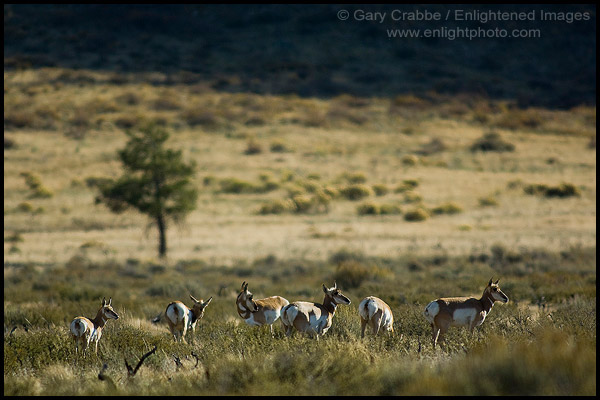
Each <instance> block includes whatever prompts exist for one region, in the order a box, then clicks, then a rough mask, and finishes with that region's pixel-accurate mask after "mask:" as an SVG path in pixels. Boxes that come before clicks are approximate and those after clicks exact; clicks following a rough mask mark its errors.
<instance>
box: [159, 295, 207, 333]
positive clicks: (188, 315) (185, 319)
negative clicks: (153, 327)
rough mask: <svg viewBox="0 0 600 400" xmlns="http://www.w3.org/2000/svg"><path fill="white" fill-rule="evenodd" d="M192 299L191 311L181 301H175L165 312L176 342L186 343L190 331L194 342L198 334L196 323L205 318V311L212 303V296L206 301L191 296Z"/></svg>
mask: <svg viewBox="0 0 600 400" xmlns="http://www.w3.org/2000/svg"><path fill="white" fill-rule="evenodd" d="M190 298H191V299H192V301H193V302H194V305H193V306H192V308H191V309H189V308H187V307H186V305H185V304H183V303H182V302H181V301H173V302H171V303H169V305H168V306H167V309H166V310H165V316H166V317H167V318H166V320H167V324H168V325H169V330H170V331H171V334H172V335H173V338H174V339H175V341H178V340H179V341H184V342H185V334H186V333H187V331H188V329H190V330H191V331H192V342H193V340H194V333H195V332H196V322H198V320H199V319H200V318H202V317H203V316H204V309H205V308H206V306H208V305H209V304H210V302H211V301H212V296H211V297H210V298H209V299H208V300H206V301H202V299H200V301H198V300H196V299H195V298H194V296H192V295H191V294H190Z"/></svg>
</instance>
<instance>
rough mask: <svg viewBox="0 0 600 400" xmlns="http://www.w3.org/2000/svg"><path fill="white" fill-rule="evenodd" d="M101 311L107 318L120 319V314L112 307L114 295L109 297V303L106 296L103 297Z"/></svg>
mask: <svg viewBox="0 0 600 400" xmlns="http://www.w3.org/2000/svg"><path fill="white" fill-rule="evenodd" d="M100 311H101V312H102V315H104V316H105V317H106V318H110V319H119V314H117V313H116V312H115V310H113V308H112V297H111V298H109V300H108V303H107V302H106V297H104V298H102V307H101V308H100Z"/></svg>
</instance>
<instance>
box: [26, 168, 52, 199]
mask: <svg viewBox="0 0 600 400" xmlns="http://www.w3.org/2000/svg"><path fill="white" fill-rule="evenodd" d="M21 176H22V177H23V178H25V184H26V185H27V186H28V187H29V189H30V190H31V192H32V193H31V197H32V198H49V197H52V196H54V193H53V192H52V191H51V190H50V189H48V188H47V187H45V186H44V185H43V184H42V181H41V179H40V177H39V176H37V175H35V174H33V173H31V172H21Z"/></svg>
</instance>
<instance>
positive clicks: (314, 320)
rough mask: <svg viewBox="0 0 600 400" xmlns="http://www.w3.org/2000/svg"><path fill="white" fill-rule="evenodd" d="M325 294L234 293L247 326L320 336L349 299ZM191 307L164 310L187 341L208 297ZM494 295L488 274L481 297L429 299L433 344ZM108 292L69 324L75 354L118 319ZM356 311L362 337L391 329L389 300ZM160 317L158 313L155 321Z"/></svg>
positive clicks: (497, 296)
mask: <svg viewBox="0 0 600 400" xmlns="http://www.w3.org/2000/svg"><path fill="white" fill-rule="evenodd" d="M323 292H324V293H325V298H324V299H323V303H313V302H308V301H295V302H293V303H290V302H289V301H288V300H286V299H284V298H283V297H281V296H271V297H267V298H264V299H258V300H254V298H253V294H252V293H251V292H250V291H249V290H248V283H247V282H245V281H244V282H243V283H242V287H241V291H240V293H239V294H238V296H237V298H236V308H237V312H238V314H239V316H240V317H241V318H242V319H243V320H244V321H245V322H246V323H247V324H248V325H250V326H265V325H268V326H269V328H270V330H271V335H273V323H274V322H275V321H277V319H281V322H282V324H283V328H284V330H285V334H286V336H290V335H292V333H293V331H294V329H295V330H297V331H299V332H303V333H305V334H308V335H309V336H311V337H314V338H316V339H317V340H318V339H319V336H323V335H324V334H325V333H326V332H327V331H328V330H329V328H331V325H332V322H333V316H334V315H335V311H336V308H337V306H338V305H340V304H343V305H349V304H351V301H350V299H349V298H348V297H346V296H345V295H344V294H342V292H341V290H340V289H339V288H338V287H337V284H336V283H335V282H334V284H333V286H332V287H330V288H328V287H327V286H325V285H324V284H323ZM190 298H191V299H192V301H193V302H194V304H193V305H192V308H188V307H187V306H186V305H185V304H183V303H182V302H181V301H173V302H171V303H169V305H168V306H167V308H166V310H165V317H166V318H165V319H166V322H167V324H168V327H169V330H170V331H171V335H173V338H174V340H175V341H183V342H186V340H185V336H186V333H187V332H189V331H191V333H192V334H191V337H192V341H193V337H194V332H195V328H196V323H197V322H198V320H200V319H201V318H202V317H203V316H204V311H205V309H206V307H207V306H208V305H209V304H210V302H211V301H212V297H210V298H209V299H208V300H206V301H203V300H202V299H200V300H196V298H194V296H192V295H190ZM496 301H500V302H503V303H508V296H506V295H505V294H504V293H503V292H502V290H500V287H499V286H498V280H496V282H493V279H490V281H489V282H488V284H487V286H486V287H485V289H484V291H483V294H482V296H481V298H479V299H476V298H474V297H443V298H439V299H437V300H434V301H432V302H430V303H429V304H428V305H427V307H425V311H424V312H423V315H424V317H425V319H426V320H427V321H428V322H429V323H430V325H431V328H432V344H433V348H434V349H435V347H436V345H437V343H438V342H440V343H442V342H443V341H444V334H445V333H446V332H447V331H448V328H450V327H451V326H466V327H468V328H469V330H470V331H471V333H473V330H474V329H475V327H477V326H480V325H481V324H482V323H483V321H484V320H485V317H486V316H487V315H488V314H489V313H490V311H491V310H492V306H493V305H494V303H495V302H496ZM111 304H112V298H110V299H109V301H108V303H107V302H106V298H104V299H102V305H101V307H100V309H99V310H98V312H97V314H96V317H95V318H94V319H88V318H86V317H76V318H75V319H73V321H72V322H71V325H70V331H71V336H72V337H73V341H74V342H75V353H76V354H78V350H79V347H80V345H85V347H84V349H83V350H84V351H85V350H87V348H88V347H89V344H90V342H95V345H96V353H98V341H99V340H100V337H101V336H102V330H103V329H104V326H105V325H106V322H107V321H108V320H109V319H118V318H119V315H118V314H117V313H116V312H115V311H114V310H113V308H112V306H111ZM358 314H359V317H360V322H361V338H364V336H365V328H366V327H367V325H368V326H370V327H371V329H372V333H373V335H378V334H379V333H380V332H386V331H387V332H389V333H393V332H394V327H393V324H394V316H393V314H392V310H391V308H390V306H389V305H387V304H386V303H385V302H384V301H383V300H381V299H380V298H378V297H375V296H368V297H365V298H364V299H363V300H362V301H361V302H360V303H359V305H358ZM158 320H160V317H157V318H156V319H155V320H154V322H156V321H158Z"/></svg>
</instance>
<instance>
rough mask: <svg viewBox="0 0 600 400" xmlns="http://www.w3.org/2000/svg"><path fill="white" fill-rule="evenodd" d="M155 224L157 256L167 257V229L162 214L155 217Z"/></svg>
mask: <svg viewBox="0 0 600 400" xmlns="http://www.w3.org/2000/svg"><path fill="white" fill-rule="evenodd" d="M156 224H157V225H158V255H159V257H160V258H163V257H165V256H166V255H167V231H166V229H167V227H166V225H165V218H164V216H163V215H162V214H159V215H158V216H157V217H156Z"/></svg>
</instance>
